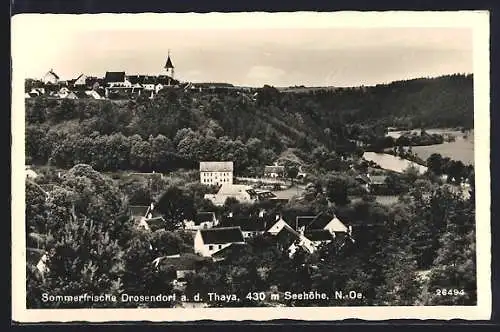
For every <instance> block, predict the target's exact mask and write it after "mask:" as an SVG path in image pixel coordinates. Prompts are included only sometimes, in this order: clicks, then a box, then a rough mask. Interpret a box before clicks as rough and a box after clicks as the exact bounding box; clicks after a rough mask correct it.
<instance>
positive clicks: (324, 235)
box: [304, 229, 335, 248]
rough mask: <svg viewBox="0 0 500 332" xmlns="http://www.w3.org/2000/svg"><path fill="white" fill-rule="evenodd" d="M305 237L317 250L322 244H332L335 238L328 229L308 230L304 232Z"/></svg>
mask: <svg viewBox="0 0 500 332" xmlns="http://www.w3.org/2000/svg"><path fill="white" fill-rule="evenodd" d="M304 236H305V237H306V238H308V239H309V240H311V241H312V243H313V245H314V246H315V247H316V248H318V247H319V246H320V245H322V244H328V243H331V242H332V241H333V240H334V238H335V235H334V234H332V233H331V232H330V231H328V230H326V229H312V230H308V231H305V232H304Z"/></svg>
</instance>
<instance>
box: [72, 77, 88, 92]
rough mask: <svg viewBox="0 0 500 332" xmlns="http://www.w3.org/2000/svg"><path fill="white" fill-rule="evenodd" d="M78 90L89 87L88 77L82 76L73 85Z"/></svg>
mask: <svg viewBox="0 0 500 332" xmlns="http://www.w3.org/2000/svg"><path fill="white" fill-rule="evenodd" d="M71 86H72V87H74V88H75V89H77V90H84V89H85V88H86V87H87V75H85V74H80V75H79V76H78V77H77V78H76V79H75V80H74V81H73V82H72V84H71Z"/></svg>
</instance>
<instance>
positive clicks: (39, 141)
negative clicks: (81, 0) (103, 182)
mask: <svg viewBox="0 0 500 332" xmlns="http://www.w3.org/2000/svg"><path fill="white" fill-rule="evenodd" d="M301 91H302V90H299V91H296V92H287V93H283V92H280V91H279V90H278V89H276V88H273V87H270V86H264V87H263V88H261V89H257V93H256V94H255V93H254V92H253V91H252V92H248V91H246V90H243V89H242V90H238V89H234V88H232V89H224V88H223V87H222V88H220V89H217V90H211V91H206V90H202V91H200V90H187V91H186V90H183V89H174V88H172V89H164V90H162V91H160V93H159V94H158V95H157V96H156V97H155V98H154V99H153V100H149V99H147V98H138V99H137V100H129V101H122V102H120V103H116V102H111V101H94V100H89V99H81V100H53V99H52V100H49V99H44V98H33V99H27V100H26V151H27V152H26V153H27V162H29V163H37V164H46V163H51V164H54V165H57V166H58V167H71V166H73V165H74V164H77V163H88V164H91V165H93V166H94V167H95V168H96V169H99V170H102V171H109V170H117V169H137V170H141V171H148V170H153V169H155V170H168V169H177V168H181V167H184V168H193V167H196V165H197V162H198V161H199V160H204V159H210V160H214V159H215V160H217V159H219V160H227V159H229V160H233V161H235V165H236V166H235V167H236V168H237V170H240V171H243V170H247V169H249V168H252V167H261V166H262V165H264V164H269V163H271V162H273V161H274V160H276V158H277V157H278V156H279V155H280V154H281V153H282V152H283V151H286V150H287V149H289V148H292V149H294V151H295V154H296V155H297V156H299V157H300V158H302V159H304V161H305V162H308V161H311V159H312V158H313V157H312V155H313V153H312V152H313V150H314V149H318V148H321V147H323V148H324V149H326V150H329V151H335V152H336V153H338V154H345V153H359V148H358V147H357V146H356V142H364V143H365V144H367V145H370V144H373V143H374V142H375V141H377V140H380V139H383V137H384V136H385V131H386V128H387V127H388V126H397V127H404V128H414V127H423V128H425V127H433V128H436V127H467V128H470V127H472V125H473V88H472V76H471V75H467V76H464V75H452V76H444V77H439V78H433V79H417V80H410V81H401V82H394V83H391V84H385V85H377V86H374V87H362V88H337V89H334V90H331V89H326V90H321V89H315V90H312V91H309V90H308V91H306V92H304V91H302V92H301Z"/></svg>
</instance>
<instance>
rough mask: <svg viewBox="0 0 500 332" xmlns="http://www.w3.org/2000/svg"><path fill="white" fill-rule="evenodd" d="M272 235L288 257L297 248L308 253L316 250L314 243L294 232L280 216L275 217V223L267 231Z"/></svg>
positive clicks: (293, 253)
mask: <svg viewBox="0 0 500 332" xmlns="http://www.w3.org/2000/svg"><path fill="white" fill-rule="evenodd" d="M267 233H269V234H271V235H273V236H274V237H275V239H276V242H277V243H278V245H279V246H280V247H281V248H283V249H284V248H286V249H287V250H288V253H289V256H290V257H293V255H295V253H296V252H297V250H298V249H299V248H302V249H303V250H305V251H306V252H308V253H313V252H314V251H315V250H316V247H315V246H314V243H313V242H312V241H311V240H310V239H308V238H307V237H306V236H305V235H304V234H301V233H300V232H297V231H296V230H294V229H293V228H292V227H291V226H290V225H289V224H288V223H287V222H286V221H285V220H284V219H283V218H281V216H279V215H278V216H276V222H275V223H274V224H273V225H272V226H271V227H270V228H269V229H268V230H267Z"/></svg>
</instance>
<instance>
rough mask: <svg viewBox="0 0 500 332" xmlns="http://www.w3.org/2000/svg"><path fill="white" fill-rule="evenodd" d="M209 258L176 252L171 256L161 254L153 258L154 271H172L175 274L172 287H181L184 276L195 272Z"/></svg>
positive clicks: (207, 261)
mask: <svg viewBox="0 0 500 332" xmlns="http://www.w3.org/2000/svg"><path fill="white" fill-rule="evenodd" d="M209 262H210V260H209V259H207V258H204V257H200V256H198V255H195V254H190V253H186V254H177V255H171V256H162V257H158V258H156V259H155V260H153V267H154V269H155V270H156V271H164V272H173V273H174V274H175V275H174V276H173V277H174V280H173V284H174V287H176V288H177V287H179V288H181V287H183V286H185V284H186V277H187V276H188V275H189V274H192V273H196V272H197V271H198V270H199V269H201V268H202V267H203V266H204V265H205V264H207V263H209Z"/></svg>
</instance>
